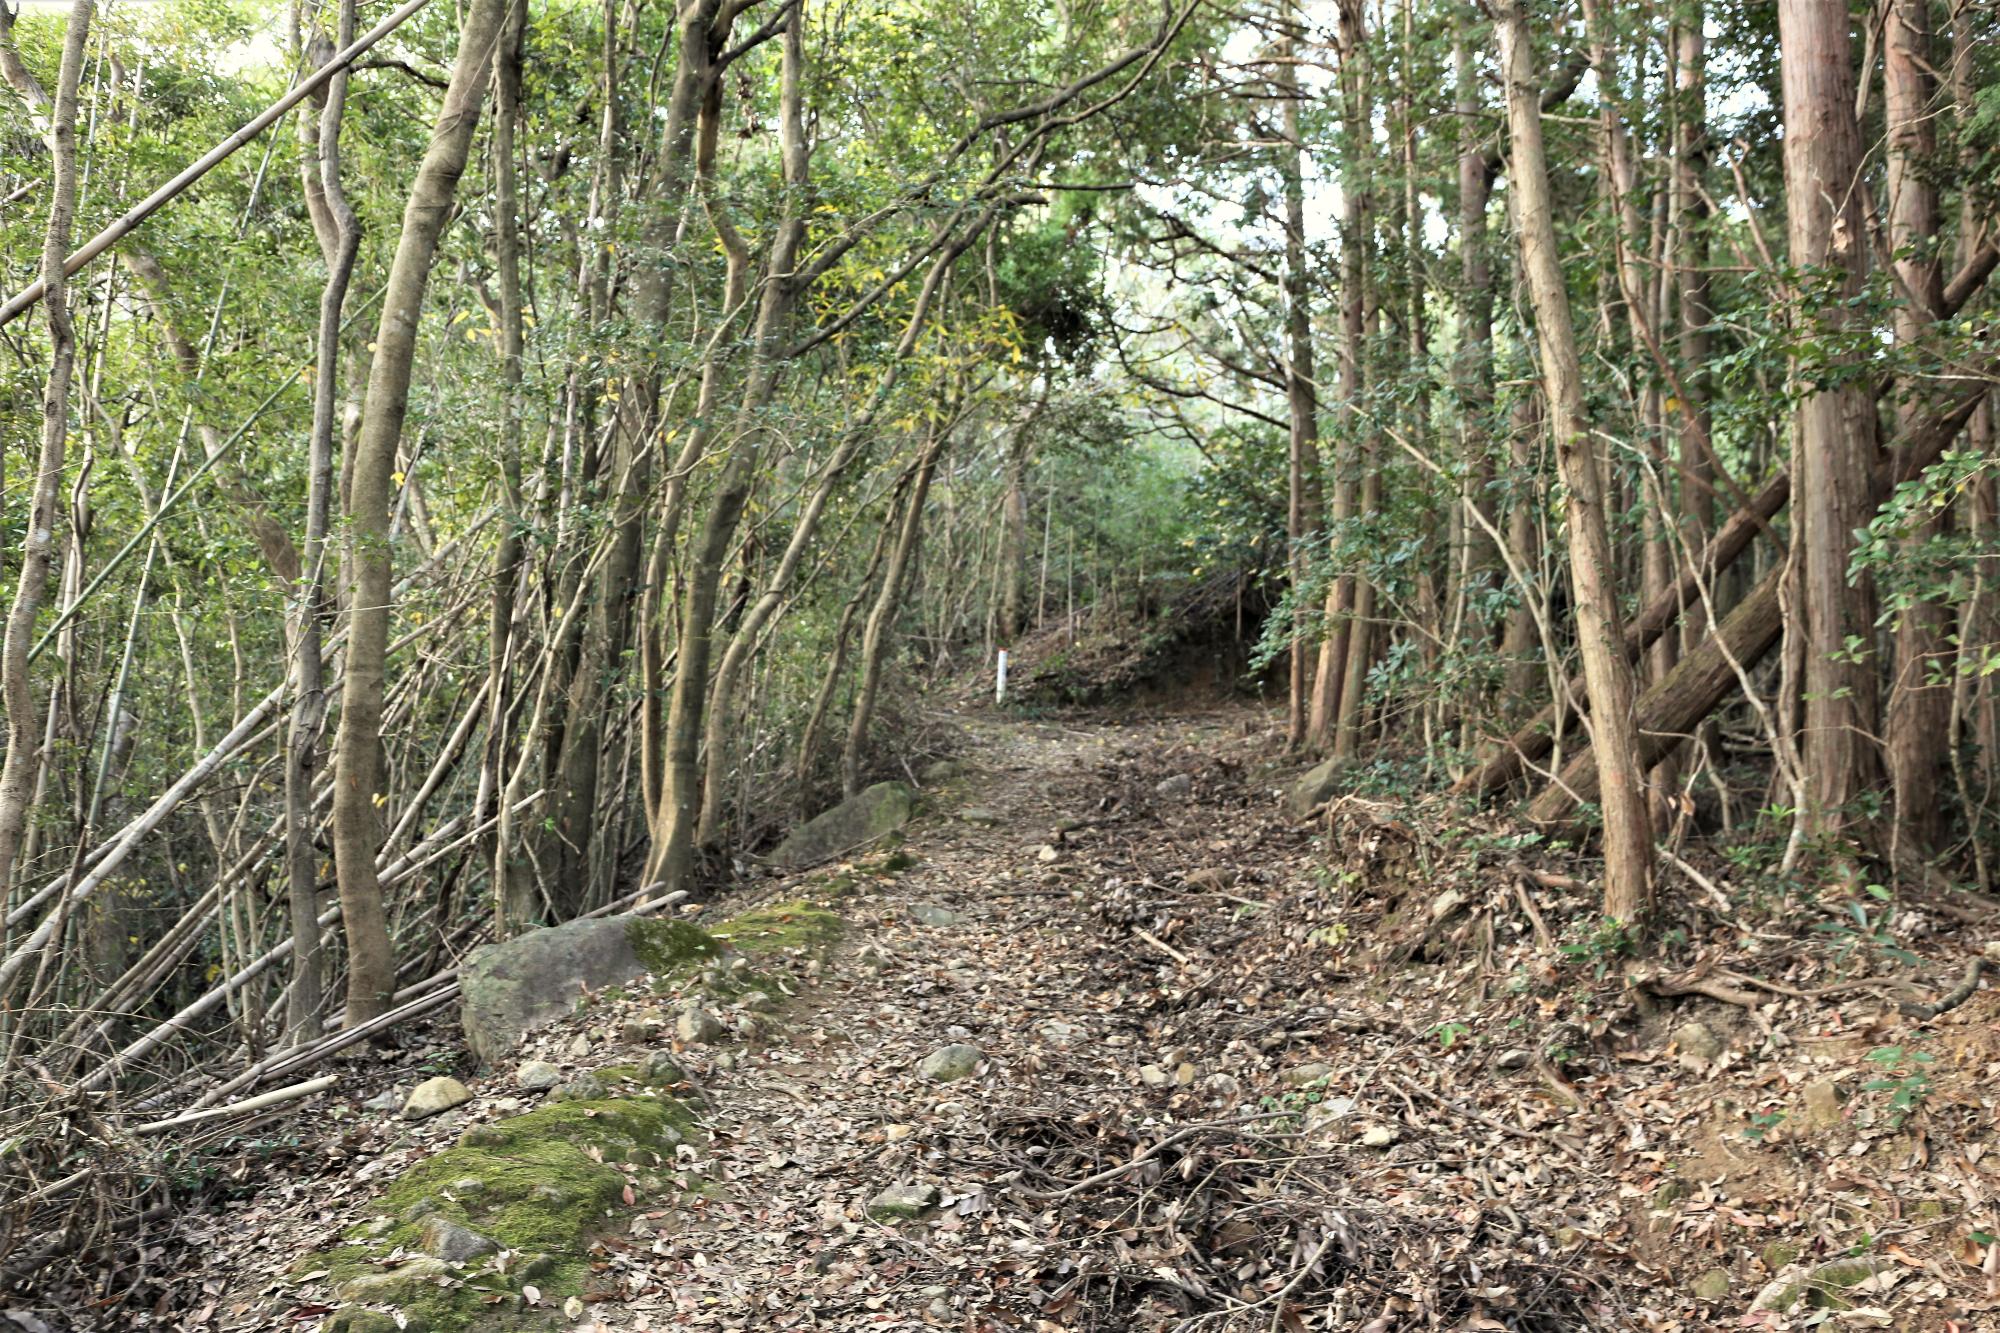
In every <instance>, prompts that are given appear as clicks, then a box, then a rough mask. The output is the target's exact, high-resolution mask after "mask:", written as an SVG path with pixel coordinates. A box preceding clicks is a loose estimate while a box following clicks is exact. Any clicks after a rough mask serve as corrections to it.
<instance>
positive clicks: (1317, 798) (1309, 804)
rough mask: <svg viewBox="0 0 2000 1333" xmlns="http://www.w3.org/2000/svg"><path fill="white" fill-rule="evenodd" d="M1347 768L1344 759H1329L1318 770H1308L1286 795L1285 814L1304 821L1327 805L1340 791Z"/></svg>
mask: <svg viewBox="0 0 2000 1333" xmlns="http://www.w3.org/2000/svg"><path fill="white" fill-rule="evenodd" d="M1346 766H1347V761H1346V760H1344V759H1329V760H1327V761H1326V762H1325V763H1323V764H1320V765H1319V766H1318V767H1316V768H1311V769H1308V770H1306V772H1305V774H1304V776H1302V777H1300V778H1299V780H1298V781H1297V782H1294V783H1293V784H1292V789H1291V790H1290V791H1288V792H1286V793H1285V813H1286V814H1287V815H1289V816H1290V817H1291V818H1293V819H1304V818H1305V817H1306V816H1307V815H1309V814H1311V813H1312V812H1313V811H1314V810H1316V809H1318V808H1319V807H1320V806H1322V805H1324V804H1326V802H1327V801H1328V799H1329V798H1331V797H1332V796H1333V794H1334V793H1335V792H1336V791H1339V790H1340V773H1341V770H1342V769H1343V768H1345V767H1346Z"/></svg>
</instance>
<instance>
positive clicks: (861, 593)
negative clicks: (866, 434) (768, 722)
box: [793, 501, 901, 814]
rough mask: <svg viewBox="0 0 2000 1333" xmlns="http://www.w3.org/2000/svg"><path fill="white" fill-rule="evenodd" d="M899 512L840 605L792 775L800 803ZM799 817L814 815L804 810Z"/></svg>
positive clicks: (807, 793)
mask: <svg viewBox="0 0 2000 1333" xmlns="http://www.w3.org/2000/svg"><path fill="white" fill-rule="evenodd" d="M897 512H898V511H897V509H896V506H895V503H894V502H893V501H892V502H891V503H890V506H889V509H888V512H886V513H885V514H883V515H882V527H881V530H880V531H878V532H877V533H876V534H875V545H874V548H873V549H872V550H870V551H869V553H868V566H867V568H865V569H863V570H862V571H861V578H860V579H859V581H857V582H856V583H855V585H854V592H853V594H852V595H851V596H850V597H848V599H847V600H846V601H845V602H844V603H842V604H841V607H840V620H839V621H838V622H837V623H836V624H835V625H834V627H833V648H832V650H831V651H830V652H828V654H827V659H826V671H825V673H824V674H822V675H821V676H820V682H819V690H818V692H817V693H816V694H814V695H813V706H812V712H811V713H810V714H809V715H808V716H807V717H806V725H805V729H804V730H802V731H801V732H800V733H799V752H798V756H797V759H796V760H795V768H794V770H793V774H794V778H795V780H796V781H797V783H798V789H799V792H798V799H799V800H800V802H801V803H805V802H807V801H809V800H810V797H811V792H812V789H813V769H814V768H815V766H816V765H817V764H818V762H819V738H820V734H821V733H822V732H823V731H825V729H826V717H827V714H828V713H829V712H831V711H832V710H833V696H834V694H835V692H836V691H837V690H838V689H839V688H840V678H841V675H842V673H843V672H844V671H845V670H846V667H847V645H848V641H849V640H850V639H851V638H852V637H853V635H854V618H855V616H857V615H859V614H860V611H861V604H862V603H863V602H864V601H866V600H868V590H869V589H870V588H872V587H874V586H875V571H876V570H878V569H880V568H881V567H882V557H883V555H884V553H886V552H887V551H888V549H889V538H890V536H891V535H892V534H893V533H895V532H896V531H897V529H898V528H899V527H900V526H901V525H900V524H898V523H897V521H896V515H897ZM800 813H801V814H810V813H811V812H810V811H809V810H804V809H802V810H801V811H800Z"/></svg>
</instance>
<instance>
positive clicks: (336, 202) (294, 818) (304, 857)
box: [285, 0, 361, 1045]
mask: <svg viewBox="0 0 2000 1333" xmlns="http://www.w3.org/2000/svg"><path fill="white" fill-rule="evenodd" d="M353 40H354V0H341V5H340V12H339V18H338V20H337V22H336V31H335V34H334V48H335V49H336V50H339V49H344V48H345V47H346V46H347V45H348V43H350V42H352V41H353ZM347 79H348V74H347V71H346V70H345V69H343V70H341V71H340V72H339V73H337V74H335V75H334V76H333V77H332V78H331V79H330V80H328V81H327V85H326V105H325V106H324V107H323V108H321V110H320V115H319V124H318V126H317V130H316V131H315V130H314V128H313V125H312V118H311V117H310V116H304V115H302V116H301V117H300V120H299V137H300V139H301V141H302V147H306V148H308V149H309V150H310V151H309V152H308V153H306V154H304V155H302V160H301V161H300V163H299V172H300V175H301V176H302V177H303V178H304V184H305V197H306V199H307V201H308V202H309V204H310V205H311V208H310V212H311V215H312V220H313V231H314V233H315V235H316V236H317V237H318V240H319V247H320V253H321V255H322V256H323V257H324V258H325V260H326V285H325V287H324V288H323V289H322V290H321V292H320V298H319V335H318V345H317V347H316V349H315V352H314V363H313V420H312V436H311V438H310V439H309V440H308V441H307V443H306V530H305V541H304V544H303V546H302V547H301V548H300V552H299V555H300V561H301V564H300V571H299V584H298V587H297V589H296V590H295V591H294V594H293V595H294V599H295V600H294V603H293V605H294V610H293V612H292V625H293V643H292V672H291V677H292V678H291V695H292V709H291V718H290V722H289V726H288V729H287V732H286V736H285V879H286V884H287V890H288V901H289V905H290V909H291V920H292V985H291V990H290V992H289V993H288V996H287V1004H288V1009H287V1011H286V1018H285V1039H286V1041H287V1042H288V1043H291V1044H295V1045H296V1044H302V1043H305V1042H308V1041H311V1040H313V1039H314V1038H315V1037H317V1036H318V1035H319V1033H320V1018H321V1011H322V1009H323V1008H324V1006H325V1002H326V978H325V976H324V970H325V963H324V962H323V960H322V958H321V954H320V929H319V851H318V849H317V848H316V847H314V845H313V835H314V831H315V829H316V826H317V825H318V822H319V821H318V819H317V818H316V817H315V814H314V810H313V782H314V780H315V779H316V778H317V777H318V776H319V752H320V738H321V735H322V733H323V732H324V730H325V727H326V705H327V697H326V662H325V659H324V656H323V644H324V641H325V633H326V627H327V625H328V624H329V623H330V621H331V619H332V611H333V608H332V604H331V601H330V600H329V598H328V596H327V569H326V566H327V540H326V537H327V526H328V520H329V517H330V515H331V513H332V493H333V436H334V431H335V429H336V428H337V426H338V418H339V411H340V403H339V396H340V325H341V312H342V310H344V309H345V307H346V305H347V288H348V285H349V283H350V281H351V280H352V279H353V277H354V260H355V256H356V255H357V254H358V253H360V250H361V222H360V219H359V218H357V217H356V216H355V214H354V209H353V207H352V206H351V205H349V203H348V202H347V194H346V191H345V190H343V189H342V188H341V182H340V129H341V122H342V118H343V114H344V112H345V110H346V106H347Z"/></svg>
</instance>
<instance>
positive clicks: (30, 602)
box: [0, 0, 96, 895]
mask: <svg viewBox="0 0 2000 1333" xmlns="http://www.w3.org/2000/svg"><path fill="white" fill-rule="evenodd" d="M95 13H96V5H95V3H94V0H76V3H75V4H73V5H72V6H71V7H70V13H69V26H68V28H67V29H66V30H65V32H64V34H63V48H62V63H61V65H60V66H58V68H57V72H56V94H55V97H54V99H53V100H52V102H51V105H50V108H49V132H48V145H49V159H50V183H49V222H48V227H47V229H46V230H45V231H44V233H43V240H42V283H43V296H42V311H43V315H44V317H45V318H46V319H47V320H48V325H49V374H48V378H47V379H46V380H45V381H44V382H43V385H42V448H41V456H40V457H39V458H38V459H37V461H36V464H35V476H34V480H33V483H32V489H31V490H30V492H29V498H28V524H27V530H26V531H25V532H24V533H23V534H22V537H21V575H20V580H19V582H18V583H16V585H15V588H14V605H13V608H12V610H10V611H9V612H8V615H7V633H6V640H5V644H4V646H0V695H4V697H5V700H6V704H7V759H6V762H5V764H4V765H0V895H4V894H5V893H6V891H7V886H8V885H9V884H11V883H12V882H13V876H14V871H15V865H14V858H15V856H16V854H17V853H18V852H19V851H20V847H21V835H22V832H23V830H25V829H26V827H27V823H28V808H29V806H30V805H31V804H32V803H33V800H32V798H33V794H34V790H35V772H36V770H37V768H38V767H39V766H40V764H41V761H42V753H41V746H40V739H41V738H40V736H39V734H38V733H39V732H40V730H41V727H40V724H39V722H38V720H37V718H36V716H35V693H34V686H33V683H32V682H31V681H30V679H29V676H28V649H29V647H30V646H31V642H30V641H31V640H32V639H33V638H34V633H35V618H36V616H38V615H39V614H40V612H41V609H42V594H43V592H44V590H45V589H46V588H47V586H48V579H49V565H50V563H51V562H52V561H53V559H54V555H55V543H56V511H57V498H58V491H59V489H60V486H61V483H62V471H63V457H64V455H65V454H66V453H67V452H68V446H69V388H70V379H71V377H72V376H73V375H74V374H75V371H76V333H75V329H74V326H73V325H72V324H71V322H70V309H69V288H68V284H67V279H66V278H65V277H64V274H63V261H64V260H65V259H67V258H68V257H69V239H70V230H71V227H72V225H73V223H74V222H75V218H76V187H77V164H76V108H77V95H76V90H77V83H78V81H79V80H80V79H81V77H82V73H83V58H84V46H85V43H86V41H87V40H88V38H89V35H90V23H91V19H92V17H93V16H94V15H95Z"/></svg>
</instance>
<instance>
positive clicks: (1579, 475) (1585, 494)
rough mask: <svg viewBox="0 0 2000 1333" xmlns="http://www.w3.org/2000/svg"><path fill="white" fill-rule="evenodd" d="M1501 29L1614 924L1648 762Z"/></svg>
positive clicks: (1512, 30) (1564, 299)
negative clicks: (1564, 497) (1564, 495)
mask: <svg viewBox="0 0 2000 1333" xmlns="http://www.w3.org/2000/svg"><path fill="white" fill-rule="evenodd" d="M1498 26H1499V32H1498V36H1499V42H1500V65H1501V74H1502V79H1503V81H1504V83H1505V85H1506V92H1507V123H1508V129H1509V136H1510V138H1511V140H1512V143H1513V148H1514V164H1513V165H1514V173H1513V177H1512V179H1513V186H1514V191H1515V194H1516V197H1517V204H1516V207H1517V210H1518V216H1519V227H1520V243H1521V266H1522V269H1523V271H1524V273H1525V275H1526V278H1527V282H1528V290H1529V294H1530V296H1531V297H1532V299H1533V303H1534V310H1535V325H1536V329H1535V332H1536V342H1537V344H1538V345H1539V348H1540V352H1541V361H1542V379H1543V382H1544V383H1545V384H1546V385H1547V389H1548V398H1549V408H1550V413H1551V422H1550V424H1551V427H1552V430H1553V434H1554V438H1555V442H1556V461H1557V464H1558V466H1559V467H1560V468H1561V471H1562V479H1563V486H1564V489H1565V490H1566V491H1567V492H1568V527H1569V550H1570V585H1571V589H1572V593H1573V596H1574V597H1575V601H1576V618H1577V642H1578V648H1579V650H1580V651H1581V653H1582V656H1583V667H1584V679H1585V681H1586V682H1587V684H1588V687H1589V693H1590V699H1591V730H1592V735H1593V738H1594V740H1595V743H1596V749H1597V762H1598V774H1599V782H1600V785H1601V787H1602V788H1603V809H1604V860H1605V875H1604V913H1605V915H1606V916H1608V917H1612V918H1614V919H1616V920H1619V921H1625V922H1640V921H1642V920H1643V919H1644V917H1645V916H1646V915H1647V914H1648V912H1649V910H1650V908H1651V905H1652V869H1653V842H1652V829H1651V825H1650V821H1649V819H1648V816H1647V811H1646V802H1645V793H1644V791H1643V789H1642V780H1643V776H1644V770H1643V769H1642V768H1641V766H1640V756H1639V735H1638V728H1637V725H1636V721H1635V719H1634V717H1633V712H1632V704H1633V694H1634V691H1633V682H1632V667H1631V663H1630V662H1629V660H1628V659H1627V658H1626V655H1625V647H1624V631H1623V629H1622V628H1621V627H1620V624H1619V612H1618V589H1617V580H1616V575H1615V572H1614V565H1613V557H1612V552H1611V541H1610V537H1609V534H1608V532H1607V530H1606V525H1605V515H1604V498H1603V490H1602V485H1601V482H1600V479H1599V476H1598V466H1597V455H1596V450H1595V449H1594V448H1593V446H1592V443H1591V436H1590V424H1589V421H1588V419H1587V418H1586V416H1585V409H1584V400H1583V371H1582V366H1581V364H1580V362H1579V360H1578V357H1577V351H1576V330H1575V326H1574V324H1573V323H1572V322H1571V316H1570V305H1569V291H1568V288H1567V287H1566V285H1565V283H1564V279H1563V272H1562V261H1561V256H1560V254H1559V253H1558V251H1557V249H1556V232H1555V218H1554V214H1553V212H1552V211H1551V209H1552V205H1551V202H1550V198H1549V184H1548V164H1547V159H1546V157H1545V155H1544V153H1543V149H1542V112H1541V105H1540V101H1539V98H1538V96H1537V92H1536V88H1535V86H1534V83H1533V79H1534V70H1535V63H1534V48H1533V45H1532V43H1531V42H1530V39H1529V35H1528V22H1527V16H1526V14H1525V12H1524V10H1523V9H1522V7H1521V5H1519V4H1508V5H1506V6H1504V7H1503V8H1501V10H1500V14H1499V20H1498Z"/></svg>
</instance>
